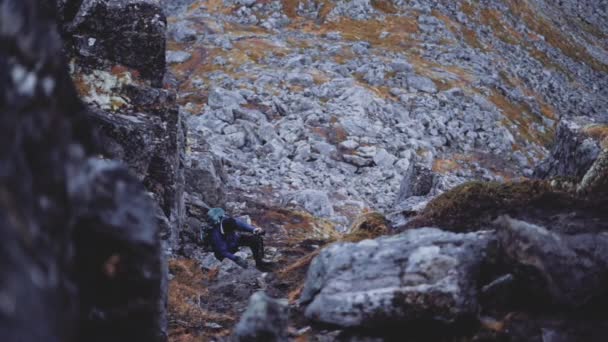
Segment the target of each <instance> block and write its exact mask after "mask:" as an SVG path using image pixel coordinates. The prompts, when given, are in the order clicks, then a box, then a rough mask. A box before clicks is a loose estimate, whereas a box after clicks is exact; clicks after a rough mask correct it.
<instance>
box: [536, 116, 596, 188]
mask: <svg viewBox="0 0 608 342" xmlns="http://www.w3.org/2000/svg"><path fill="white" fill-rule="evenodd" d="M591 127H592V126H591ZM589 128H590V125H589V120H588V119H585V118H581V119H578V120H575V119H571V120H566V119H564V120H562V121H561V122H560V124H559V126H558V128H557V132H556V135H555V143H554V144H553V147H552V148H551V153H550V155H549V157H548V158H547V159H545V160H544V161H543V162H542V163H540V165H539V166H538V167H537V168H536V169H535V170H534V175H535V176H537V177H540V178H551V177H573V178H578V179H580V178H581V177H582V176H583V175H584V174H585V172H587V170H588V169H589V167H591V164H593V162H594V161H595V159H596V158H597V156H598V155H599V153H600V150H601V146H600V144H601V141H600V140H599V139H598V138H597V137H594V136H593V135H592V134H589Z"/></svg>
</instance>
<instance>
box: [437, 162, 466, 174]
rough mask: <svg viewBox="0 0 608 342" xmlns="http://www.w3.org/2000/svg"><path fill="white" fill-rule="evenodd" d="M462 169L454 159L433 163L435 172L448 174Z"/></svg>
mask: <svg viewBox="0 0 608 342" xmlns="http://www.w3.org/2000/svg"><path fill="white" fill-rule="evenodd" d="M461 168H462V167H461V166H460V164H458V163H457V162H456V161H455V160H453V159H435V161H434V162H433V168H432V169H433V172H437V173H448V172H452V171H456V170H460V169H461Z"/></svg>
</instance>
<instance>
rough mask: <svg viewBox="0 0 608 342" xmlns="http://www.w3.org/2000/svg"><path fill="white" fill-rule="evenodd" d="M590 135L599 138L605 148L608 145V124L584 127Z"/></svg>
mask: <svg viewBox="0 0 608 342" xmlns="http://www.w3.org/2000/svg"><path fill="white" fill-rule="evenodd" d="M584 131H585V133H587V134H588V135H589V136H590V137H592V138H594V139H596V140H599V141H600V142H601V144H602V146H603V147H604V148H606V147H608V125H591V126H587V127H585V129H584Z"/></svg>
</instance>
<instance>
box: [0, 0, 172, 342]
mask: <svg viewBox="0 0 608 342" xmlns="http://www.w3.org/2000/svg"><path fill="white" fill-rule="evenodd" d="M56 27H57V25H56V21H55V9H54V8H50V6H49V5H48V4H47V3H46V2H42V1H34V0H6V1H3V2H2V5H0V40H1V41H2V42H3V44H6V46H10V47H11V48H9V49H0V70H2V73H3V77H0V83H1V86H2V89H3V92H2V93H0V170H1V171H0V237H2V238H1V239H0V254H1V255H2V258H1V259H2V267H0V278H1V279H2V281H1V282H0V293H1V294H2V295H1V296H0V297H1V299H0V316H1V317H2V319H0V335H1V336H2V339H3V340H6V341H68V342H69V341H133V340H145V341H163V340H165V339H166V332H165V328H166V322H165V318H164V312H165V301H164V292H165V289H164V286H165V285H166V281H165V277H164V275H165V268H164V267H163V263H164V259H163V253H162V252H161V246H160V241H159V238H158V228H157V225H156V221H155V217H154V210H153V204H152V202H151V199H150V198H149V196H148V195H147V194H146V193H145V191H144V188H143V186H142V185H141V184H140V183H139V182H138V181H137V179H136V178H135V177H133V176H132V175H131V174H130V173H129V171H128V170H127V169H126V168H125V167H124V166H121V165H119V164H117V163H115V162H109V161H102V160H97V159H94V157H93V156H94V155H97V154H98V151H99V149H98V148H97V144H96V140H95V138H94V135H93V134H92V130H91V127H90V126H89V125H88V124H87V122H88V118H87V116H86V115H85V111H86V109H85V106H84V105H83V104H82V103H81V102H80V100H79V99H78V95H77V93H76V90H75V87H74V85H73V83H72V81H71V79H70V76H69V75H68V73H67V65H66V63H65V60H64V58H63V56H62V54H61V52H62V47H63V45H62V42H61V41H60V39H59V33H58V32H57V29H56ZM5 71H6V72H5ZM4 76H6V77H4Z"/></svg>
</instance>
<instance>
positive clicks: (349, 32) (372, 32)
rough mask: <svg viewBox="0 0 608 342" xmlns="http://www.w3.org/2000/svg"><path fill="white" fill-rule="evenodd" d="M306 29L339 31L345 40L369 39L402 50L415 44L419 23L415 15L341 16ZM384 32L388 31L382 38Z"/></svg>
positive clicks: (318, 31) (379, 45) (305, 28)
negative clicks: (334, 20)
mask: <svg viewBox="0 0 608 342" xmlns="http://www.w3.org/2000/svg"><path fill="white" fill-rule="evenodd" d="M303 30H304V31H306V32H309V33H313V34H325V33H328V32H332V31H338V32H340V33H341V34H342V37H343V38H344V39H345V40H349V41H367V42H369V43H370V44H372V45H374V46H377V47H382V48H386V49H390V50H398V51H402V50H403V49H407V48H410V47H413V46H414V45H415V42H416V41H415V39H414V34H416V33H418V32H419V30H418V23H417V21H416V19H415V18H413V17H397V16H392V17H388V18H386V19H385V20H382V21H380V20H354V19H350V18H341V19H340V20H339V21H336V22H329V23H325V24H323V25H321V26H317V25H313V26H310V25H309V26H305V27H304V28H303ZM382 32H388V33H389V35H388V36H387V37H385V38H380V34H381V33H382Z"/></svg>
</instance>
